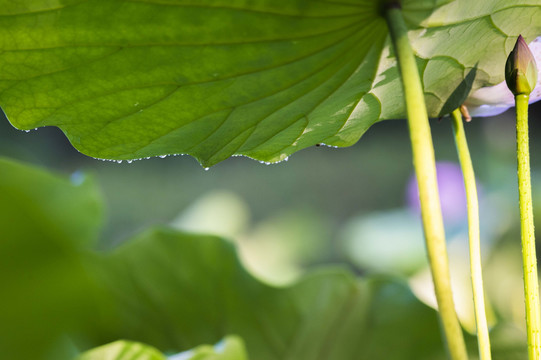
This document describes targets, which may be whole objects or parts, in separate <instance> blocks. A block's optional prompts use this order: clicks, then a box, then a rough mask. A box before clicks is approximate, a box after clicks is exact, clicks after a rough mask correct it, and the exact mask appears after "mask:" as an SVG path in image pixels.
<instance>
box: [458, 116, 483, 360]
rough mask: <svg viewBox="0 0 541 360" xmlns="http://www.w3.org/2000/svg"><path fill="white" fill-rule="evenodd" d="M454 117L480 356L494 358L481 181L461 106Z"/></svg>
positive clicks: (481, 357)
mask: <svg viewBox="0 0 541 360" xmlns="http://www.w3.org/2000/svg"><path fill="white" fill-rule="evenodd" d="M451 118H452V120H453V121H452V123H453V133H454V137H455V144H456V149H457V152H458V158H459V160H460V166H461V168H462V176H463V177H464V187H465V189H466V203H467V205H468V235H469V240H470V241H469V243H470V270H471V282H472V290H473V305H474V309H475V324H476V327H477V341H478V348H479V358H480V359H481V360H490V359H491V355H490V338H489V335H488V325H487V317H486V310H485V296H484V290H483V271H482V266H481V240H480V235H479V202H478V198H477V185H476V184H475V173H474V171H473V164H472V161H471V157H470V150H469V149H468V142H467V140H466V133H465V132H464V124H463V123H462V115H461V113H460V109H456V110H455V111H453V112H452V114H451Z"/></svg>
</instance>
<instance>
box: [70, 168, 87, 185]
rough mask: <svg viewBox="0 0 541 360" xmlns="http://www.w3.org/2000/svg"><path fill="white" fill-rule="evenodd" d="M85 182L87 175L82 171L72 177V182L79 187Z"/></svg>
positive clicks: (74, 173) (76, 172)
mask: <svg viewBox="0 0 541 360" xmlns="http://www.w3.org/2000/svg"><path fill="white" fill-rule="evenodd" d="M84 180H85V174H84V173H83V172H82V171H79V170H77V171H75V172H73V173H72V174H71V176H70V181H71V183H72V184H73V185H75V186H79V185H81V184H82V183H83V182H84Z"/></svg>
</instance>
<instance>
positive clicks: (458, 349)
mask: <svg viewBox="0 0 541 360" xmlns="http://www.w3.org/2000/svg"><path fill="white" fill-rule="evenodd" d="M384 14H385V19H386V21H387V24H388V26H389V29H390V33H391V40H392V43H393V47H394V50H395V54H396V57H397V61H398V67H399V69H400V73H401V79H402V86H403V89H404V97H405V102H406V112H407V116H408V126H409V132H410V139H411V145H412V153H413V165H414V167H415V173H416V175H417V184H418V187H419V198H420V201H421V216H422V219H423V228H424V234H425V241H426V248H427V253H428V259H429V263H430V268H431V272H432V279H433V281H434V290H435V293H436V299H437V302H438V310H439V314H440V318H441V323H442V327H443V331H444V334H445V339H446V340H447V347H448V350H449V354H450V356H451V358H452V359H453V360H464V359H467V358H468V356H467V353H466V346H465V344H464V337H463V334H462V328H461V327H460V324H459V322H458V318H457V315H456V312H455V305H454V301H453V294H452V291H451V277H450V273H449V260H448V258H447V248H446V244H445V231H444V228H443V217H442V213H441V205H440V199H439V193H438V183H437V178H436V162H435V157H434V147H433V144H432V135H431V133H430V125H429V123H428V115H427V111H426V105H425V100H424V94H423V87H422V84H421V79H420V77H419V71H418V69H417V64H416V62H415V56H414V55H413V50H412V48H411V45H410V43H409V40H408V36H407V27H406V24H405V21H404V18H403V16H402V10H401V8H400V5H399V4H398V3H396V2H392V3H388V4H387V5H386V6H385V10H384Z"/></svg>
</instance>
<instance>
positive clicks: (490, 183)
mask: <svg viewBox="0 0 541 360" xmlns="http://www.w3.org/2000/svg"><path fill="white" fill-rule="evenodd" d="M540 114H541V105H536V104H534V105H532V107H531V114H530V131H531V133H530V138H531V160H532V176H533V178H532V182H533V193H534V211H535V215H536V219H537V223H538V228H540V227H541V142H540V141H538V139H539V138H540V137H541V124H540V123H539V120H540V119H539V118H540V117H541V115H540ZM431 125H432V132H433V139H434V146H435V151H436V157H437V160H438V166H439V169H440V176H439V180H440V181H441V185H440V186H441V188H440V191H441V193H442V199H443V200H444V204H443V206H444V215H445V222H446V231H447V237H448V242H449V253H450V257H451V262H452V267H453V269H454V270H453V282H454V283H455V291H456V298H457V304H458V306H459V308H460V309H459V316H460V318H461V321H462V323H463V325H464V327H465V329H466V330H468V331H473V330H474V326H475V325H474V322H473V321H474V319H473V313H472V309H471V290H470V284H469V270H468V267H469V265H468V261H469V260H468V251H467V246H468V245H467V223H466V208H465V203H464V200H463V185H462V182H461V178H460V176H457V171H458V168H457V161H458V160H457V155H456V151H455V146H454V142H453V138H452V128H451V123H450V119H449V118H443V119H440V120H436V119H435V120H432V121H431ZM465 127H466V134H467V136H468V141H469V145H470V151H471V153H472V158H473V163H474V167H475V170H476V176H477V180H478V184H479V188H480V201H481V211H482V214H481V227H482V241H483V252H484V264H485V270H484V271H485V282H486V291H487V296H488V301H489V304H490V305H489V317H490V322H491V324H492V325H494V324H496V323H500V324H501V323H504V324H506V327H507V330H506V331H508V333H509V339H510V340H509V341H514V340H513V339H523V337H524V324H523V323H524V321H523V319H524V315H523V298H522V269H521V250H520V233H519V223H518V194H517V190H516V188H517V186H516V183H517V180H516V158H515V156H516V155H515V130H514V129H515V128H514V112H513V109H511V110H509V111H507V112H506V113H504V114H502V115H499V116H496V117H492V118H474V119H473V121H472V122H470V123H467V124H466V125H465ZM0 156H4V157H9V158H13V159H17V160H21V161H24V162H27V163H31V164H36V165H40V166H43V167H45V168H47V169H50V170H54V171H57V172H60V173H64V174H67V175H69V176H73V177H74V178H75V179H76V178H77V177H78V176H80V174H82V173H85V174H90V175H91V176H93V177H94V178H96V180H97V182H98V184H99V185H100V187H101V190H102V192H103V195H104V198H105V202H106V204H107V216H106V219H105V227H104V230H103V232H102V235H101V241H100V248H101V249H103V250H107V249H110V248H113V247H115V246H118V245H119V244H120V243H122V242H123V241H124V240H125V239H128V238H129V237H131V236H132V235H134V234H136V233H138V232H140V231H141V230H143V229H145V228H147V227H148V226H151V225H155V224H168V225H171V226H174V227H177V228H179V229H183V230H187V231H193V232H204V233H212V234H218V235H221V236H225V237H227V238H228V239H231V241H232V242H234V243H235V244H236V245H237V246H238V248H239V252H240V255H241V258H242V261H243V262H244V264H245V265H246V267H247V268H248V269H249V270H250V271H251V272H252V273H253V274H254V275H255V276H256V277H258V278H259V279H261V280H263V281H265V282H267V283H270V284H278V285H284V284H288V283H291V282H293V281H295V280H296V279H297V278H299V277H300V276H302V274H303V273H304V272H305V271H307V270H309V269H311V268H314V267H316V266H320V265H326V264H342V265H343V266H345V267H347V268H349V269H350V270H352V271H354V272H355V273H357V274H359V275H364V274H371V273H391V274H393V275H396V276H399V277H403V278H404V279H406V280H407V281H408V282H409V284H410V286H411V288H412V290H413V291H414V293H415V294H416V295H417V296H418V297H419V298H420V299H421V300H422V301H424V302H425V303H427V304H433V303H434V300H433V299H432V297H431V289H430V278H429V274H428V271H427V267H426V256H425V252H424V242H423V237H422V230H421V225H420V219H419V216H418V213H417V212H416V204H415V201H414V200H412V199H415V196H414V195H413V197H412V194H411V191H414V188H415V187H413V189H412V187H411V181H412V173H413V166H412V162H411V149H410V145H409V137H408V131H407V124H406V121H404V120H395V121H386V122H381V123H378V124H376V125H374V126H373V127H372V128H371V129H370V130H369V131H368V132H367V133H366V134H365V135H364V136H363V137H362V138H361V140H360V141H359V142H358V143H357V144H356V145H354V146H352V147H349V148H343V149H334V148H328V147H324V146H321V147H312V148H309V149H305V150H302V151H300V152H298V153H296V154H294V155H293V156H291V157H290V158H289V160H288V161H285V162H282V163H279V164H273V165H265V164H261V163H259V162H257V161H254V160H252V159H248V158H243V157H233V158H230V159H228V160H226V161H224V162H222V163H220V164H218V165H216V166H214V167H212V168H211V169H208V170H206V169H204V168H203V167H201V166H200V165H199V164H198V163H197V161H196V160H195V159H193V158H191V157H189V156H169V157H166V158H152V159H148V160H141V161H134V162H132V163H128V162H122V163H116V162H109V161H99V160H96V159H92V158H89V157H87V156H85V155H82V154H80V153H78V152H77V151H76V150H75V149H74V148H73V147H71V145H70V144H69V142H68V141H67V140H66V138H65V137H64V135H63V134H62V132H61V131H60V130H59V129H57V128H40V129H37V130H34V131H30V132H28V133H27V132H23V131H19V130H16V129H15V128H13V127H12V126H11V125H10V123H9V122H8V121H7V119H6V118H5V117H2V118H0ZM538 251H539V249H538ZM519 342H522V341H521V340H519Z"/></svg>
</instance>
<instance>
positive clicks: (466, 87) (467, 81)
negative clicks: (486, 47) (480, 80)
mask: <svg viewBox="0 0 541 360" xmlns="http://www.w3.org/2000/svg"><path fill="white" fill-rule="evenodd" d="M476 74H477V64H476V65H475V66H474V67H473V68H472V69H471V70H470V72H469V73H468V75H466V76H465V77H464V80H462V81H461V82H460V84H458V86H457V87H456V89H455V90H454V91H453V93H452V94H451V96H449V98H448V99H447V101H446V102H445V104H443V106H442V108H441V110H440V113H439V116H440V117H441V116H445V115H448V114H450V113H451V112H453V111H454V110H455V109H456V108H458V107H459V106H460V105H462V104H463V103H464V101H466V98H467V97H468V95H469V94H470V91H471V89H472V86H473V83H474V81H475V76H476Z"/></svg>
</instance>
